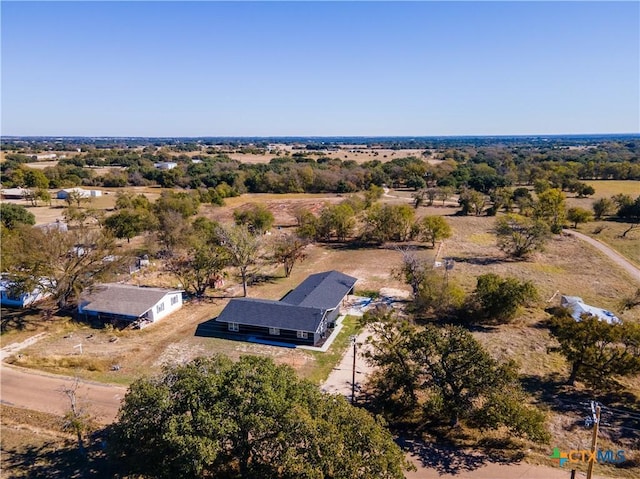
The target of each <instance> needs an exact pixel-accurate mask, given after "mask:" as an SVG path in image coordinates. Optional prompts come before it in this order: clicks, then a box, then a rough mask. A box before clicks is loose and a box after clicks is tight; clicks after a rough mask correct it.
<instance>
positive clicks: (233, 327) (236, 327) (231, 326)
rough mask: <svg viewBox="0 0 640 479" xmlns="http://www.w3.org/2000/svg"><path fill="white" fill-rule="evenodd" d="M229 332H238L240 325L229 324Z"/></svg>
mask: <svg viewBox="0 0 640 479" xmlns="http://www.w3.org/2000/svg"><path fill="white" fill-rule="evenodd" d="M229 331H235V332H238V331H240V325H239V324H238V323H229Z"/></svg>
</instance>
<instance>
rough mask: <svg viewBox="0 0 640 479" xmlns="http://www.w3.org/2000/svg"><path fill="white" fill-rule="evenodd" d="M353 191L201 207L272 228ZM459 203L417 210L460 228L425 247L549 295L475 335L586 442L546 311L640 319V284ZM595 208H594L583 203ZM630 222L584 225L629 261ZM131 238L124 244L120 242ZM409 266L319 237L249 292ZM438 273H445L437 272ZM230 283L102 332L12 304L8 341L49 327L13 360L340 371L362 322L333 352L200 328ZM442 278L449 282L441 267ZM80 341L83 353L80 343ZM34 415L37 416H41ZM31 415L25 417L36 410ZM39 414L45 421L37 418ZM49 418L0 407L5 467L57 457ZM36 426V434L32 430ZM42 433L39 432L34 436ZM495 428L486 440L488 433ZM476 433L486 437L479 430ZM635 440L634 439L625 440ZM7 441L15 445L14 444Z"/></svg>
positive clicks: (122, 378)
mask: <svg viewBox="0 0 640 479" xmlns="http://www.w3.org/2000/svg"><path fill="white" fill-rule="evenodd" d="M600 183H602V182H597V183H595V184H594V186H595V187H596V196H597V195H598V194H602V195H604V196H609V195H611V194H615V192H616V191H629V190H630V188H631V187H632V186H633V185H630V184H629V183H632V182H618V183H620V185H619V187H620V189H619V190H616V189H615V188H614V186H615V184H614V183H615V182H606V184H607V185H606V189H605V188H603V190H605V191H606V192H603V193H600V191H601V189H600V187H599V185H600ZM107 191H108V193H109V194H108V195H105V196H102V197H100V198H97V199H96V200H95V203H93V204H92V205H91V206H93V207H96V208H100V209H105V210H107V209H111V208H113V205H114V200H115V191H117V190H115V189H113V190H107ZM136 192H141V193H144V194H145V195H148V196H149V197H150V198H151V199H154V198H157V196H158V195H159V193H160V190H159V189H158V188H138V189H136ZM342 199H344V196H341V195H330V194H322V195H308V194H289V195H275V194H252V195H243V196H240V197H236V198H228V199H227V200H226V205H225V206H224V207H213V206H211V205H203V206H201V209H200V214H201V215H203V216H206V217H209V218H211V219H215V220H218V221H221V222H229V221H232V214H233V210H234V209H235V208H238V207H241V206H243V205H244V204H247V203H260V204H263V205H265V206H267V207H268V208H269V210H271V211H272V212H273V214H274V216H275V228H276V229H279V228H281V229H283V230H286V229H288V228H291V227H293V226H294V225H295V219H294V216H293V212H294V210H295V208H296V207H298V206H305V207H306V208H309V209H310V210H312V211H318V210H319V209H320V208H321V207H322V205H323V204H325V203H336V202H339V201H340V200H342ZM383 201H384V202H388V203H409V202H411V193H410V192H408V191H393V190H392V191H390V192H389V193H388V194H387V195H385V196H384V197H383ZM569 201H570V202H574V201H575V202H580V203H578V204H581V205H585V204H590V202H592V201H593V199H573V198H570V199H569ZM454 205H455V201H450V202H448V203H447V205H446V206H433V207H420V208H419V209H418V210H417V214H418V216H424V215H441V216H444V217H445V218H446V219H447V221H448V222H449V224H450V225H451V227H452V230H453V235H452V237H451V238H449V239H447V240H445V242H444V243H443V244H442V245H441V246H440V245H437V246H436V249H430V248H424V247H419V248H418V249H417V254H418V255H419V256H422V257H424V258H429V259H432V260H435V259H436V258H435V256H436V253H437V254H438V258H437V259H438V260H440V259H442V258H443V257H447V258H452V259H453V260H454V261H455V264H454V268H453V270H452V271H451V272H450V274H449V281H452V282H456V283H458V284H459V285H460V286H461V287H462V288H463V289H464V290H465V291H466V292H467V293H469V292H471V291H472V290H473V288H474V287H475V278H476V277H477V276H478V275H481V274H485V273H497V274H500V275H504V276H512V277H516V278H518V279H520V280H529V281H532V282H533V283H534V284H535V285H536V287H537V289H538V291H539V295H540V299H539V301H538V303H537V304H536V305H535V307H531V308H527V309H525V310H523V311H521V313H520V314H519V316H518V317H517V318H516V320H515V321H513V322H512V323H510V324H505V325H497V326H492V327H486V328H479V329H478V330H476V331H475V332H474V336H475V337H476V338H477V339H478V340H480V341H481V342H482V343H483V344H484V345H485V346H486V347H487V349H488V350H489V351H490V352H491V354H492V355H493V356H495V357H496V358H499V359H504V360H507V359H512V360H515V361H516V362H517V364H518V366H519V371H520V374H521V375H522V377H523V381H524V383H525V386H526V389H527V390H528V392H529V393H530V394H531V395H532V397H533V399H534V401H535V402H537V403H538V404H539V405H540V406H541V407H542V408H543V410H545V411H546V416H547V419H548V424H549V426H550V430H551V432H552V435H553V441H554V444H553V445H554V446H558V447H563V448H566V449H568V448H584V447H586V445H587V443H588V441H589V438H590V433H589V430H588V429H586V428H583V427H580V426H578V425H577V424H578V422H579V421H580V420H581V419H580V415H579V413H578V412H577V411H576V410H575V409H572V408H570V407H569V406H571V405H572V404H573V403H575V402H576V401H581V400H585V399H588V398H590V397H591V396H590V394H591V393H590V391H589V389H588V388H587V387H586V386H585V385H582V386H579V387H578V388H576V389H575V390H571V389H569V388H567V387H566V386H565V385H564V381H565V380H566V377H567V376H568V366H567V363H566V361H565V360H564V358H563V357H562V356H561V355H560V354H559V353H556V352H551V351H550V348H552V347H553V346H554V341H553V340H552V338H551V336H550V334H549V331H548V329H547V328H546V326H545V325H544V322H545V320H546V319H547V318H548V317H549V315H548V313H546V312H545V311H544V310H545V309H546V308H548V307H551V306H557V305H558V304H559V296H560V294H567V295H575V296H581V297H582V298H583V299H584V300H585V301H586V302H587V303H589V304H594V305H597V306H600V307H604V308H607V309H610V310H612V311H614V312H616V314H618V315H619V317H620V318H621V319H622V320H623V321H631V322H640V310H639V309H638V308H635V310H628V311H625V312H622V311H620V301H621V299H622V298H625V297H628V296H631V295H632V294H633V293H634V292H635V290H636V289H637V288H638V285H637V284H635V283H634V281H633V280H632V278H630V277H629V276H628V275H627V274H626V273H625V272H624V271H623V270H621V269H619V268H618V267H616V266H615V265H613V264H612V263H611V261H610V260H609V259H608V258H607V257H606V256H604V255H603V254H601V253H600V252H599V251H597V250H596V249H595V248H593V247H591V246H590V245H588V244H585V243H584V242H583V241H581V240H579V239H577V238H575V237H572V236H568V235H558V236H555V237H554V238H553V239H552V240H551V241H549V243H548V244H547V246H546V248H545V250H544V251H543V252H539V253H536V254H535V255H534V257H533V258H531V259H530V260H529V261H511V260H508V259H506V258H505V257H504V254H503V253H502V252H501V251H500V250H499V249H498V248H497V246H496V240H495V234H494V233H493V221H494V220H493V218H490V217H475V216H458V215H456V212H457V210H458V208H457V207H456V206H454ZM584 207H588V206H584ZM30 210H31V211H33V212H34V213H36V216H37V218H38V222H40V223H42V222H48V221H52V220H53V219H55V216H54V215H56V214H57V215H59V214H61V213H62V205H58V206H55V205H54V206H53V207H51V208H50V207H37V208H30ZM600 224H602V226H604V228H603V229H602V230H601V231H600V233H598V234H595V233H593V230H594V229H595V228H596V227H599V226H600ZM620 227H621V225H619V224H616V223H613V222H607V221H602V222H599V223H588V224H586V225H581V226H580V227H579V228H578V231H582V232H584V233H586V234H590V235H592V236H594V237H597V238H598V239H600V240H601V241H603V242H605V243H607V244H609V245H610V246H612V247H614V248H616V249H617V250H618V251H620V252H621V253H622V254H624V255H625V256H626V257H628V258H629V259H631V260H633V261H635V262H636V264H637V263H638V262H640V261H639V260H638V247H639V245H640V242H639V241H638V240H637V234H638V233H636V232H634V233H633V234H634V235H636V236H633V235H629V238H627V239H624V240H623V239H620V238H618V237H617V235H619V228H620ZM142 241H143V239H141V238H136V239H134V241H132V246H134V245H136V244H142ZM122 245H123V246H125V243H124V242H123V243H122ZM400 263H401V252H400V251H398V249H397V248H396V247H395V246H394V245H387V246H382V247H375V248H355V247H347V246H344V245H342V244H332V243H329V244H312V245H310V246H308V247H307V251H306V258H305V259H304V261H303V262H302V263H299V264H297V265H296V266H295V267H294V269H293V272H292V274H291V276H290V277H289V278H284V276H283V272H282V268H281V267H275V266H272V265H267V264H265V265H262V266H261V276H260V278H261V279H260V281H259V282H257V283H256V284H253V285H251V286H250V287H249V296H250V297H256V298H268V299H278V298H280V297H282V296H283V295H284V294H285V293H287V292H288V291H289V290H290V289H292V288H293V287H295V285H297V284H298V283H299V282H300V281H302V280H303V279H304V278H305V277H306V276H307V275H308V274H311V273H314V272H318V271H325V270H330V269H338V270H340V271H342V272H344V273H346V274H349V275H352V276H355V277H357V278H358V279H359V281H358V283H357V285H356V293H357V292H358V291H379V290H380V289H381V288H389V289H390V290H391V291H393V290H400V291H404V292H405V293H407V292H409V291H410V288H409V287H408V286H407V285H405V284H403V283H402V282H401V281H400V280H399V279H397V278H396V277H395V275H394V270H396V269H397V268H398V267H399V266H400ZM436 272H437V273H436V274H441V273H440V271H439V270H436ZM230 273H231V274H230V276H229V278H228V279H227V283H226V284H225V288H224V290H223V291H219V292H217V293H215V294H214V295H213V296H212V297H209V298H207V299H206V300H200V301H190V302H188V303H186V304H185V306H184V307H183V308H182V309H181V310H180V311H178V312H177V313H175V314H173V315H172V316H171V317H169V318H167V319H166V320H163V321H161V322H159V323H158V324H154V325H152V326H150V327H148V328H145V329H143V330H122V331H118V330H114V329H111V328H106V329H94V328H91V327H90V326H88V325H85V324H83V323H78V322H75V321H73V319H72V318H70V317H54V318H52V319H43V318H42V317H41V315H40V314H39V313H38V312H37V311H35V310H26V311H15V310H13V311H12V310H3V312H2V313H3V314H2V322H3V335H2V343H3V345H6V344H9V343H13V342H19V341H22V340H24V339H26V338H28V337H30V336H33V335H34V334H36V333H39V332H45V333H46V335H45V337H44V338H43V339H41V340H39V341H38V342H37V343H35V344H34V345H32V346H29V347H27V348H25V349H23V350H21V351H20V352H19V353H17V354H14V355H12V356H11V357H9V358H8V359H7V362H8V363H11V364H13V365H16V366H21V367H25V368H31V369H36V370H42V371H46V372H48V373H56V374H63V375H67V376H77V377H81V378H83V379H88V380H92V381H99V382H107V383H113V384H118V385H124V386H126V385H128V384H130V383H131V382H132V381H134V380H135V379H137V378H140V377H142V376H146V375H150V374H151V375H153V374H157V373H160V372H161V371H162V367H163V366H164V365H168V364H178V363H183V362H185V361H188V360H190V359H193V358H195V357H197V356H203V355H205V356H206V355H211V354H214V353H222V354H224V355H227V356H229V357H231V358H238V357H239V356H241V355H245V354H251V355H260V356H269V357H271V358H273V359H274V360H275V361H276V362H277V363H279V364H288V365H290V366H292V367H293V368H294V369H295V370H296V371H297V372H298V374H299V375H300V376H301V377H305V378H308V379H310V380H312V381H313V382H315V383H316V384H320V383H321V382H322V381H323V380H324V379H326V377H327V376H328V374H329V372H330V371H331V369H332V368H333V367H334V366H335V364H337V362H338V361H339V360H340V358H341V356H342V354H343V352H344V351H345V350H346V348H347V346H348V337H349V335H351V334H354V333H355V332H356V331H357V330H358V324H357V320H356V319H355V318H351V317H349V318H347V319H346V320H345V327H344V329H343V330H342V332H341V333H340V335H339V336H338V338H337V340H336V342H335V343H334V345H333V346H332V348H331V349H330V351H329V352H328V353H319V352H313V351H305V350H302V349H287V348H278V347H273V346H267V345H259V344H250V343H244V342H237V341H228V340H223V339H217V338H209V337H199V336H196V329H197V327H198V325H199V324H201V323H203V322H205V321H207V320H210V319H212V318H215V317H216V316H217V315H218V314H219V313H220V311H221V310H222V308H223V307H224V306H225V305H226V304H227V302H228V300H229V298H230V297H232V296H237V295H239V294H241V291H242V288H241V286H240V284H238V283H237V282H236V279H235V277H234V275H233V272H232V271H230ZM442 274H443V280H444V272H442ZM129 282H130V283H132V284H141V285H154V286H166V287H175V286H176V285H177V280H176V279H175V277H173V276H171V275H169V274H168V273H165V272H163V271H162V269H161V267H160V264H158V263H156V264H152V265H151V266H150V267H149V268H148V269H146V270H142V271H141V272H139V273H136V274H135V275H134V276H133V277H132V278H131V280H130V281H129ZM79 344H81V345H82V354H80V352H79V348H78V345H79ZM621 384H623V385H624V387H625V388H626V390H627V393H626V394H628V395H630V396H628V397H627V404H629V402H628V401H629V397H633V399H631V403H633V404H640V378H638V377H635V378H630V379H629V378H627V379H625V380H623V381H621ZM601 400H608V401H609V403H608V404H609V405H611V406H613V407H615V406H616V405H617V404H618V400H619V398H618V397H616V396H615V395H611V396H610V397H607V398H601ZM34 414H36V416H34V417H40V416H37V414H39V413H34ZM27 416H28V415H27ZM38 421H40V419H39V420H38ZM41 423H42V424H43V426H40V427H39V428H38V427H36V426H35V425H34V421H33V420H32V418H29V417H25V415H24V412H22V411H20V410H16V409H14V408H8V407H6V406H3V459H2V460H3V467H9V466H11V467H15V461H16V460H17V459H16V457H22V458H23V460H25V461H26V460H27V458H30V457H32V456H33V454H32V455H31V456H29V454H28V453H27V452H26V451H28V450H29V446H27V442H28V439H27V437H29V436H30V435H31V434H32V433H33V434H35V436H36V437H37V438H39V439H38V440H40V439H42V441H41V442H40V443H38V444H36V443H37V441H36V442H34V443H33V444H32V445H30V447H32V449H31V451H40V452H42V454H43V457H45V459H42V460H43V461H45V460H46V458H50V457H53V456H51V454H54V452H52V451H55V448H53V447H52V446H51V445H52V444H55V443H56V442H59V441H62V442H64V441H68V440H69V438H68V436H66V435H65V433H64V432H61V431H60V430H59V429H58V427H57V426H56V421H55V420H54V418H51V417H43V419H42V420H41ZM25 431H27V432H25ZM34 431H35V432H34ZM490 438H491V434H487V435H486V437H485V440H487V441H489V440H490ZM472 439H473V440H479V439H480V438H478V437H475V438H472ZM601 439H602V445H603V446H602V447H612V448H613V447H614V445H615V444H616V443H617V442H616V441H620V438H618V437H615V436H614V435H609V433H607V432H606V431H605V432H603V434H602V436H601ZM623 440H624V441H626V439H623ZM628 444H629V442H628V441H627V442H625V447H626V448H627V449H629V451H630V452H631V453H633V454H634V455H635V454H638V453H639V451H638V450H637V446H635V448H634V447H632V446H628ZM5 445H6V446H5ZM11 448H13V450H14V452H15V451H23V452H22V453H21V454H23V455H22V456H20V454H17V453H15V454H11V455H10V457H9V456H7V455H6V454H5V452H4V451H5V449H11ZM547 456H548V447H546V446H533V445H532V446H531V447H530V448H529V452H528V453H527V454H526V459H527V461H530V462H532V463H539V464H548V460H547ZM605 469H606V470H602V471H600V473H605V472H606V474H607V475H610V476H611V477H627V478H632V477H634V475H633V471H630V470H623V469H613V468H605Z"/></svg>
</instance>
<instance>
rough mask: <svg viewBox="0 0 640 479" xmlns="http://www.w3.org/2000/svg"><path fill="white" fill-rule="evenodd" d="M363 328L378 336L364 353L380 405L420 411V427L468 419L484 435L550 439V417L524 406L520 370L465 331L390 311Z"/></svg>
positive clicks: (370, 316) (372, 315) (369, 316)
mask: <svg viewBox="0 0 640 479" xmlns="http://www.w3.org/2000/svg"><path fill="white" fill-rule="evenodd" d="M363 321H364V322H365V323H367V324H368V325H369V327H370V328H372V329H373V333H374V334H373V335H372V336H371V337H370V338H369V340H368V343H369V344H370V345H371V350H370V351H369V352H367V353H366V354H367V357H368V360H369V361H370V362H371V363H372V364H374V365H375V366H376V367H377V368H378V369H377V372H376V375H374V379H373V386H374V390H375V393H374V394H375V396H376V397H378V398H380V399H381V400H382V401H384V402H386V403H389V402H391V403H393V404H395V405H396V406H397V408H399V409H403V408H404V409H405V410H408V411H411V412H410V413H409V414H415V413H416V411H420V413H421V417H422V418H421V421H420V423H421V424H424V422H425V421H427V422H430V423H432V424H438V423H441V422H447V423H449V424H450V425H455V424H457V423H458V421H460V420H464V421H465V422H466V423H467V424H468V425H470V426H476V427H479V428H489V429H497V428H500V427H506V428H507V429H508V430H509V431H510V432H511V433H512V434H515V435H519V436H526V437H529V438H530V439H533V440H536V441H546V440H547V439H548V433H547V432H546V430H545V427H544V415H543V414H542V413H541V412H540V411H538V410H537V409H535V408H534V407H532V406H529V405H527V404H526V397H525V394H524V392H523V390H522V387H521V386H520V384H519V382H518V380H517V374H516V371H515V366H514V364H512V363H510V362H507V363H499V362H498V361H496V360H495V359H493V358H492V357H491V356H490V355H489V353H488V352H487V351H486V350H485V349H484V348H483V347H482V345H481V344H480V343H479V342H478V341H477V340H476V339H475V338H474V337H473V336H472V335H471V333H469V332H468V331H466V330H465V329H464V328H461V327H459V326H451V325H446V326H440V327H439V326H436V325H433V324H427V325H426V326H425V327H424V328H418V327H416V326H412V325H410V324H409V323H408V322H406V321H403V320H401V319H400V318H398V317H397V316H395V315H394V314H392V313H390V312H389V311H388V310H377V311H375V310H374V311H373V312H368V313H366V314H365V316H364V318H363ZM377 338H382V339H383V340H382V341H381V340H379V339H377ZM397 408H396V409H397ZM386 409H389V408H386Z"/></svg>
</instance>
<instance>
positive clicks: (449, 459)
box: [396, 437, 524, 474]
mask: <svg viewBox="0 0 640 479" xmlns="http://www.w3.org/2000/svg"><path fill="white" fill-rule="evenodd" d="M396 442H397V443H398V445H399V446H400V447H401V448H402V449H403V450H405V451H407V452H409V453H410V454H411V455H412V456H414V457H416V458H417V459H418V460H419V461H420V464H421V465H422V467H427V468H430V469H435V470H436V471H438V473H440V474H460V473H462V472H469V471H473V470H476V469H478V468H480V467H482V466H484V465H485V464H488V463H499V464H513V463H515V462H519V461H520V460H522V459H523V458H524V453H522V452H521V451H517V450H509V449H503V448H501V446H502V447H504V444H492V443H489V442H487V443H486V444H483V443H480V444H478V445H477V446H476V447H474V449H473V450H465V449H462V448H459V447H457V446H455V445H454V444H450V443H447V442H425V441H422V440H420V439H415V438H402V437H401V438H398V439H397V441H396Z"/></svg>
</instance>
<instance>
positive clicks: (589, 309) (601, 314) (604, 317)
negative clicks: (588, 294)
mask: <svg viewBox="0 0 640 479" xmlns="http://www.w3.org/2000/svg"><path fill="white" fill-rule="evenodd" d="M560 305H561V306H562V307H563V308H567V309H568V310H570V311H571V317H572V318H573V319H575V320H576V321H580V320H582V315H583V314H589V315H591V316H595V317H596V318H598V320H600V321H606V322H607V323H609V324H622V320H621V319H620V318H618V317H617V316H616V315H615V314H613V313H612V312H611V311H607V310H606V309H602V308H597V307H595V306H591V305H588V304H585V302H584V301H583V300H582V298H580V297H578V296H562V297H561V298H560Z"/></svg>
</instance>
